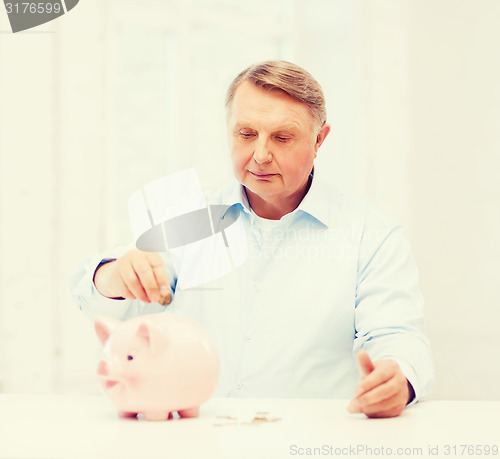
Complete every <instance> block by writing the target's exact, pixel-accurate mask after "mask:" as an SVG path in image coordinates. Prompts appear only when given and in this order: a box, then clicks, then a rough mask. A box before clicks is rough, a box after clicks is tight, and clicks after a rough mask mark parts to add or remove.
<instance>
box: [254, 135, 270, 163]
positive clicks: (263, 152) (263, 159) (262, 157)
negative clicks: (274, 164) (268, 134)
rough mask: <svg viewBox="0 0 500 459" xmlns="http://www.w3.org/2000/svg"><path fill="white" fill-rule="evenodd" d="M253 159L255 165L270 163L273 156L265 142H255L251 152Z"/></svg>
mask: <svg viewBox="0 0 500 459" xmlns="http://www.w3.org/2000/svg"><path fill="white" fill-rule="evenodd" d="M253 159H254V160H255V162H256V163H257V164H266V163H269V162H271V161H272V159H273V155H272V154H271V151H270V150H269V148H268V146H267V142H266V141H265V140H259V141H257V143H256V145H255V150H254V152H253Z"/></svg>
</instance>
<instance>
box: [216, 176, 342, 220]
mask: <svg viewBox="0 0 500 459" xmlns="http://www.w3.org/2000/svg"><path fill="white" fill-rule="evenodd" d="M315 175H316V173H315ZM332 192H335V191H334V190H330V189H329V188H328V187H326V186H325V184H324V183H323V182H322V181H321V180H320V179H318V177H313V179H312V183H311V187H310V188H309V191H308V192H307V194H306V195H305V196H304V199H302V201H301V203H300V204H299V205H298V207H297V208H296V209H295V210H294V211H292V212H290V214H288V215H292V214H298V213H300V212H304V213H306V214H308V215H310V216H311V217H313V218H315V219H316V220H318V221H319V222H320V223H322V224H323V225H325V226H326V227H328V226H329V225H330V224H331V215H330V202H331V200H332V198H333V196H332ZM223 200H224V204H226V205H228V206H230V207H232V206H234V205H238V206H239V207H241V209H242V210H243V211H244V212H245V213H247V214H249V215H250V214H252V213H253V212H252V208H251V206H250V203H249V202H248V198H247V194H246V192H245V188H244V187H243V185H241V183H239V182H238V181H237V180H236V179H233V180H232V182H231V184H230V185H229V186H228V187H227V188H226V192H225V193H224V198H223ZM285 217H287V216H286V215H285ZM285 217H284V218H285Z"/></svg>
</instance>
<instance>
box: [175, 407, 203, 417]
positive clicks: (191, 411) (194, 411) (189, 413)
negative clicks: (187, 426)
mask: <svg viewBox="0 0 500 459" xmlns="http://www.w3.org/2000/svg"><path fill="white" fill-rule="evenodd" d="M178 413H179V416H180V417H181V418H197V417H198V416H199V415H200V407H199V406H196V407H195V408H188V409H186V410H179V411H178Z"/></svg>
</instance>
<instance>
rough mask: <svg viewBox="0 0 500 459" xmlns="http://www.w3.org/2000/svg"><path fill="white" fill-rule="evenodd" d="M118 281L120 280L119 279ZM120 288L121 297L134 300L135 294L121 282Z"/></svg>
mask: <svg viewBox="0 0 500 459" xmlns="http://www.w3.org/2000/svg"><path fill="white" fill-rule="evenodd" d="M120 282H122V280H121V279H120ZM120 290H121V293H120V296H121V297H122V298H125V299H127V300H135V295H134V294H133V293H132V292H131V291H130V290H129V289H128V287H127V286H126V285H125V284H124V283H123V282H122V287H121V289H120Z"/></svg>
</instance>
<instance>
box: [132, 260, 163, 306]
mask: <svg viewBox="0 0 500 459" xmlns="http://www.w3.org/2000/svg"><path fill="white" fill-rule="evenodd" d="M132 267H133V269H134V271H135V272H136V274H137V277H138V278H139V281H140V283H141V285H142V288H143V290H144V291H145V292H146V295H147V298H148V302H156V301H158V299H159V298H160V294H159V291H160V288H159V286H158V284H157V283H156V277H155V275H154V273H153V269H152V267H151V265H150V264H149V261H148V259H147V258H146V257H143V256H141V257H137V258H134V259H133V260H132Z"/></svg>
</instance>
